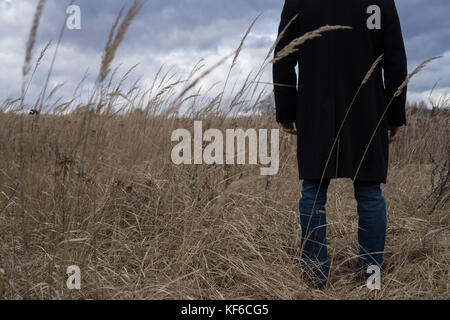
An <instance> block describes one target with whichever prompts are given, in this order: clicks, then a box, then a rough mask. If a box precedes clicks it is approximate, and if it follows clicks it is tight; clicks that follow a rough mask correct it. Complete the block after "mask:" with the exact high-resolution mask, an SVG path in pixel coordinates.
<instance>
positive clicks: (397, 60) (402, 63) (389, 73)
mask: <svg viewBox="0 0 450 320" xmlns="http://www.w3.org/2000/svg"><path fill="white" fill-rule="evenodd" d="M383 16H384V22H383V26H382V28H383V51H384V59H383V70H384V87H385V98H386V101H387V103H388V102H389V101H391V99H392V97H393V95H394V93H395V92H396V91H397V89H398V87H399V86H400V85H401V84H402V83H403V82H404V81H405V79H406V77H407V75H408V68H407V58H406V52H405V45H404V42H403V36H402V30H401V26H400V19H399V17H398V12H397V8H396V6H395V2H394V0H387V1H386V7H385V8H384V12H383ZM406 91H407V88H406V87H405V88H404V90H403V92H402V94H401V95H400V96H398V97H396V98H394V100H393V102H392V104H391V106H390V107H389V109H388V111H387V120H388V124H389V125H391V126H398V127H400V126H403V125H406V110H405V107H406Z"/></svg>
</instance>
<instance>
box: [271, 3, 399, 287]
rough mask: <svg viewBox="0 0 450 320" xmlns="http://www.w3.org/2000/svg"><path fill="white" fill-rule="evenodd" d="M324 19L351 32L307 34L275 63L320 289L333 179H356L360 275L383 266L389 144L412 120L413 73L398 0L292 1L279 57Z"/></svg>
mask: <svg viewBox="0 0 450 320" xmlns="http://www.w3.org/2000/svg"><path fill="white" fill-rule="evenodd" d="M296 15H298V16H297V17H296ZM295 17H296V18H295ZM294 18H295V19H294ZM324 25H331V26H333V25H341V26H348V27H351V29H350V28H346V29H339V30H334V31H328V32H325V33H323V34H322V36H321V37H318V38H314V39H310V40H307V41H306V42H304V43H303V44H301V45H300V46H298V48H297V49H298V50H297V51H295V52H293V53H291V54H290V55H288V56H286V57H284V58H282V59H281V60H278V61H276V60H275V61H276V62H274V64H273V79H274V92H275V103H276V119H277V122H278V123H280V124H281V126H282V128H283V130H284V131H285V132H287V133H291V134H296V135H298V152H297V155H298V166H299V177H300V179H301V180H304V181H303V190H302V198H301V200H300V201H299V211H300V224H301V227H302V248H303V252H302V266H303V268H304V270H305V271H306V272H305V274H308V275H309V278H310V280H313V283H314V285H316V286H319V287H324V286H325V285H326V283H327V279H328V274H329V267H330V261H329V259H328V256H327V247H326V223H327V222H326V215H325V204H326V196H327V188H328V185H329V183H330V179H334V178H351V179H353V181H354V191H355V198H356V200H357V202H358V216H359V230H358V241H359V245H360V255H359V258H358V261H357V263H356V266H355V272H356V273H357V274H358V275H360V278H359V279H360V280H363V281H364V280H366V279H367V277H369V276H370V275H369V274H367V273H366V271H367V269H368V268H369V267H371V266H374V265H375V266H378V267H380V268H381V267H382V263H383V251H384V246H385V236H386V203H385V199H384V197H383V195H382V192H381V187H380V186H381V184H382V183H383V184H385V183H386V178H387V172H388V157H389V144H390V143H392V142H394V141H395V140H396V139H397V138H398V136H399V132H400V127H401V126H403V125H406V116H405V103H406V88H405V89H404V90H403V91H402V93H401V94H400V95H399V96H398V95H394V93H395V92H396V91H397V89H398V87H399V86H400V85H401V84H402V82H403V81H404V80H405V78H406V76H407V63H406V53H405V48H404V43H403V37H402V31H401V27H400V22H399V18H398V13H397V9H396V6H395V3H394V0H340V1H336V0H286V1H285V4H284V8H283V12H282V15H281V23H280V26H279V32H278V33H279V35H280V34H281V33H283V35H282V37H281V39H280V40H279V42H278V44H277V46H276V49H275V57H277V55H278V53H279V52H280V51H281V50H282V49H283V48H285V46H286V45H288V44H289V43H291V41H292V40H294V39H296V38H298V37H300V36H302V35H304V34H305V33H307V32H310V31H313V30H316V29H318V28H319V27H321V26H324ZM283 31H284V32H283ZM381 55H383V57H382V60H381V62H380V63H379V64H378V65H377V67H376V68H375V69H374V71H373V73H372V74H371V76H370V78H369V79H368V80H367V82H365V83H364V84H363V85H362V86H361V83H362V82H363V79H364V78H365V76H366V75H367V73H368V71H369V70H370V69H371V67H372V66H373V65H374V63H375V61H376V60H377V58H378V57H380V56H381ZM297 63H298V76H297V74H296V70H295V67H296V65H297ZM360 86H361V88H360ZM358 88H360V90H359V91H358ZM357 92H358V94H357ZM391 100H392V103H390V104H389V102H390V101H391ZM388 106H389V108H388V109H387V112H386V113H385V111H386V108H387V107H388ZM383 114H385V116H384V117H383ZM344 120H345V121H344ZM380 120H381V122H380ZM379 123H380V124H379ZM378 124H379V125H378Z"/></svg>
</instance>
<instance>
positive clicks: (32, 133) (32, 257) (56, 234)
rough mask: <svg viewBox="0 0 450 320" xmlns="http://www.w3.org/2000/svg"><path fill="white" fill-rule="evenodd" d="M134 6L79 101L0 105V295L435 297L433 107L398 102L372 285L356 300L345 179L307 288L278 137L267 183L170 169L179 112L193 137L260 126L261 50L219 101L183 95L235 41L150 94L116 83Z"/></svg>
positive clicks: (291, 177)
mask: <svg viewBox="0 0 450 320" xmlns="http://www.w3.org/2000/svg"><path fill="white" fill-rule="evenodd" d="M139 8H140V2H139V1H135V2H134V4H133V5H132V6H131V8H130V9H129V11H128V13H127V14H126V15H125V18H124V20H122V22H120V20H121V17H122V13H123V11H121V13H120V14H119V16H118V18H117V19H116V21H115V22H114V24H113V27H112V29H111V33H110V35H109V38H108V41H107V45H106V46H105V53H104V55H103V59H102V62H101V67H100V73H99V77H98V81H97V88H96V90H95V92H94V93H93V94H92V96H91V97H90V99H89V101H87V102H84V103H82V102H79V103H78V104H76V102H75V101H77V100H76V99H75V97H74V98H73V99H71V100H69V101H67V102H64V103H58V104H55V105H53V106H52V107H51V108H50V109H49V110H47V111H46V112H44V113H38V114H34V115H28V114H25V113H23V112H19V111H20V110H22V109H23V108H33V109H36V106H39V104H38V103H39V102H37V103H36V105H33V106H25V105H24V103H23V100H24V99H23V98H22V99H20V98H19V99H7V100H6V101H5V102H4V103H3V105H2V107H1V109H0V110H1V111H0V150H1V152H0V228H1V229H0V230H1V232H0V297H1V298H5V299H77V298H97V299H177V298H183V299H206V298H208V299H266V298H273V299H317V298H325V299H401V298H403V299H411V298H423V299H436V298H444V299H447V298H448V294H449V260H450V255H449V247H448V246H449V243H450V242H449V240H450V239H449V215H448V213H449V204H448V200H449V187H448V186H449V179H448V178H449V168H450V154H449V151H450V134H449V127H450V126H449V119H450V113H449V112H448V106H445V105H442V106H441V107H442V108H440V109H438V108H436V109H433V110H426V109H424V108H410V109H408V118H409V126H408V127H406V128H405V129H404V130H403V135H402V137H401V138H400V141H399V142H398V143H396V144H395V145H393V148H392V150H391V169H390V174H389V184H388V185H386V186H384V193H385V196H386V198H387V202H388V210H389V229H388V238H387V246H386V255H385V260H386V265H387V271H386V274H385V275H384V276H383V286H382V290H381V291H376V292H369V291H368V290H367V288H365V287H362V286H360V285H358V284H357V283H356V282H355V281H354V277H353V274H352V266H353V263H354V262H355V261H356V259H357V254H358V248H357V241H356V235H357V214H356V203H355V200H354V199H353V192H352V184H351V181H350V180H349V181H346V180H343V181H341V180H338V181H333V182H332V184H331V186H330V191H329V201H328V215H329V222H330V225H329V227H328V241H329V253H330V258H331V260H332V271H331V279H330V280H331V281H330V285H329V287H328V288H327V289H326V290H324V291H316V290H311V289H309V288H308V287H307V286H306V284H305V283H304V282H303V280H302V278H301V274H300V269H299V262H300V261H299V258H300V255H301V248H300V230H299V226H298V222H299V221H298V220H299V215H298V204H297V200H298V197H299V194H300V186H299V182H298V180H297V179H296V177H297V162H296V144H295V141H294V139H293V138H292V137H290V136H283V137H282V140H281V143H280V159H281V161H280V174H279V175H277V176H274V177H261V176H260V175H259V168H257V167H254V166H237V165H224V166H218V165H212V166H207V165H192V166H176V165H174V164H172V162H171V160H170V153H171V149H172V145H173V144H172V143H170V136H171V133H172V131H173V130H174V129H178V128H188V129H189V128H192V127H193V120H194V119H200V120H203V124H204V129H205V130H206V129H208V128H218V129H222V130H225V129H226V128H236V127H240V128H276V124H275V119H274V117H273V116H272V115H271V114H261V113H259V112H257V111H258V110H259V106H260V102H261V101H262V100H263V97H264V92H265V91H264V90H265V87H264V86H262V87H261V82H260V81H259V80H260V77H261V74H262V72H263V71H264V69H265V66H267V65H268V63H270V61H269V57H270V54H269V55H268V56H267V58H266V60H265V61H264V62H263V63H262V66H261V68H260V70H258V72H257V73H256V75H254V76H253V77H252V78H250V76H249V77H248V78H247V81H245V83H244V84H243V85H242V87H241V88H240V89H239V90H237V92H236V93H235V95H234V96H233V97H231V98H230V99H227V100H224V99H222V98H223V92H222V93H221V94H219V95H217V96H216V97H212V98H208V97H207V96H205V95H202V94H201V93H200V91H196V92H192V91H193V90H194V89H195V88H196V85H197V84H198V83H199V81H200V80H201V79H202V78H203V77H206V76H207V75H208V74H209V73H210V72H211V70H213V69H214V68H215V67H217V66H218V65H220V64H221V63H224V62H225V61H226V60H227V59H228V58H230V57H232V56H234V57H235V59H236V57H238V55H239V52H240V50H241V49H242V46H243V41H241V43H240V44H239V46H238V49H237V50H236V51H235V52H233V53H231V54H230V55H229V56H227V57H226V58H224V59H223V60H221V61H219V62H218V63H217V64H216V65H214V66H212V67H211V68H209V69H207V70H205V71H203V72H201V70H202V69H203V67H204V66H202V65H196V66H195V67H194V69H193V70H192V72H191V74H189V76H188V77H187V78H185V79H184V78H177V77H176V75H171V74H170V72H167V73H166V74H163V71H162V69H161V70H160V72H158V74H157V75H156V76H155V79H154V81H153V84H152V85H151V86H150V88H145V87H143V86H140V85H139V84H138V83H134V84H133V85H131V87H126V85H125V83H126V81H125V80H126V78H127V76H128V75H129V72H131V71H132V70H129V72H127V73H126V74H125V75H124V76H123V77H122V78H121V79H120V80H118V81H117V80H116V69H111V68H112V62H113V59H114V56H115V52H116V50H117V49H118V47H119V45H120V42H121V40H122V39H123V37H124V35H125V33H126V30H127V28H128V27H129V25H130V23H131V21H132V20H133V18H134V17H135V16H136V14H137V13H138V11H139ZM39 16H40V14H39ZM116 29H117V32H115V31H116ZM250 29H251V28H249V30H248V31H247V33H246V34H248V32H250ZM34 34H35V33H34ZM315 36H317V34H315ZM243 40H245V36H244V39H243ZM313 41H314V40H313ZM58 43H59V41H58ZM291 49H293V50H295V47H292V48H291ZM271 51H273V49H270V50H269V52H271ZM27 52H28V51H27ZM30 52H31V53H32V50H31V51H30ZM286 52H289V51H285V53H286ZM41 59H42V57H39V58H38V60H37V62H36V66H37V65H38V63H39V62H40V60H41ZM31 61H32V54H31V55H30V57H28V55H27V58H26V63H30V62H31ZM234 65H235V60H233V62H232V65H231V67H230V72H231V69H232V68H233V67H234ZM27 70H30V69H29V68H28V67H27ZM111 70H113V71H112V72H111ZM199 73H200V74H199ZM369 73H370V71H369ZM225 88H226V81H225V85H224V91H225ZM50 94H54V91H53V90H52V91H51V93H50ZM147 97H148V98H147ZM255 97H256V99H255ZM46 98H48V96H47V97H46V96H45V94H43V96H42V97H41V98H40V99H41V100H40V101H46V100H44V99H46ZM225 101H226V105H225ZM251 101H253V102H251ZM255 101H256V102H255ZM221 104H222V108H221V107H219V106H221ZM183 106H188V107H187V109H186V110H187V111H186V112H185V113H184V114H183V115H182V116H181V115H180V110H181V108H182V107H183ZM224 107H226V108H224ZM230 110H232V111H230ZM242 113H247V114H249V116H242ZM69 265H78V266H79V267H80V268H81V272H82V289H81V290H80V291H69V290H68V289H67V288H66V277H67V275H66V268H67V266H69Z"/></svg>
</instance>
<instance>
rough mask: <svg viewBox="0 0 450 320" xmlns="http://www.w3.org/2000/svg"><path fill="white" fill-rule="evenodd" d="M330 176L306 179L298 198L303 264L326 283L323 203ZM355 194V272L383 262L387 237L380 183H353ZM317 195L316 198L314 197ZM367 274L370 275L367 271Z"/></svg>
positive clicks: (307, 270)
mask: <svg viewBox="0 0 450 320" xmlns="http://www.w3.org/2000/svg"><path fill="white" fill-rule="evenodd" d="M329 184H330V180H324V181H322V184H321V186H320V189H319V181H315V180H305V181H304V182H303V190H302V198H301V199H300V201H299V209H300V225H301V228H302V243H301V245H302V248H303V252H302V267H303V269H304V270H305V271H306V272H307V274H308V275H309V276H310V277H311V276H312V277H313V278H315V279H316V280H318V281H320V282H322V283H326V282H327V279H328V274H329V269H330V260H329V259H328V254H327V240H326V232H327V218H326V212H325V205H326V202H327V190H328V186H329ZM354 191H355V198H356V201H357V202H358V216H359V225H358V242H359V246H360V252H359V258H358V261H357V263H356V266H355V272H357V273H359V272H361V271H362V272H363V273H364V274H365V271H366V270H367V268H368V267H369V266H371V265H378V266H379V267H380V268H381V267H382V264H383V251H384V245H385V240H386V201H385V199H384V197H383V195H382V193H381V187H380V184H379V183H370V182H358V181H356V182H355V183H354ZM316 195H317V199H316ZM368 276H370V275H368Z"/></svg>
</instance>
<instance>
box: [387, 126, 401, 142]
mask: <svg viewBox="0 0 450 320" xmlns="http://www.w3.org/2000/svg"><path fill="white" fill-rule="evenodd" d="M400 128H401V127H394V126H389V143H393V142H395V141H396V140H397V139H398V137H399V136H400Z"/></svg>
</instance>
